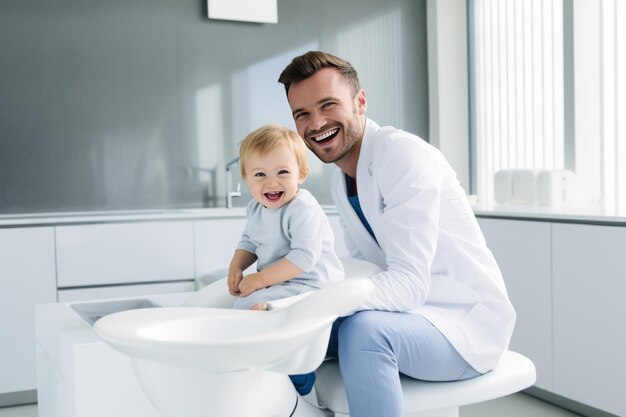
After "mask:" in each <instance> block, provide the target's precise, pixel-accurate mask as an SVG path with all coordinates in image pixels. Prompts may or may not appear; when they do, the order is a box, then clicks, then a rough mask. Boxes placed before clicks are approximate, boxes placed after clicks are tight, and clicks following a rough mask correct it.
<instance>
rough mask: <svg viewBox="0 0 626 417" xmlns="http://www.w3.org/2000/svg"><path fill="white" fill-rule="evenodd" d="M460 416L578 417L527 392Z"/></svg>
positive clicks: (18, 413) (16, 410)
mask: <svg viewBox="0 0 626 417" xmlns="http://www.w3.org/2000/svg"><path fill="white" fill-rule="evenodd" d="M460 414H461V415H460V417H530V416H532V417H578V414H574V413H570V412H568V411H565V410H563V409H561V408H558V407H555V406H553V405H550V404H548V403H545V402H543V401H540V400H538V399H536V398H533V397H530V396H528V395H525V394H514V395H509V396H508V397H503V398H499V399H497V400H493V401H487V402H484V403H481V404H475V405H470V406H466V407H461V413H460ZM0 417H37V405H26V406H22V407H10V408H0Z"/></svg>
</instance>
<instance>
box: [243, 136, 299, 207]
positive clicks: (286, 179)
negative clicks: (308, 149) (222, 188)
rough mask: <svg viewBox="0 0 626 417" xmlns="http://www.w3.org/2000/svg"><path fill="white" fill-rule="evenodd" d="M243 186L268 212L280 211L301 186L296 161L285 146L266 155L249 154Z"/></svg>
mask: <svg viewBox="0 0 626 417" xmlns="http://www.w3.org/2000/svg"><path fill="white" fill-rule="evenodd" d="M246 183H247V184H248V187H250V191H251V192H252V197H254V199H255V200H256V201H258V202H259V203H261V204H262V205H264V206H265V207H268V208H279V207H282V206H284V205H285V204H287V203H288V202H290V201H291V200H292V199H293V198H294V197H295V195H296V193H297V192H298V186H299V185H300V184H302V180H300V167H299V166H298V161H297V160H296V157H295V155H294V154H293V152H291V150H290V149H289V148H288V147H287V146H280V147H278V148H276V149H273V150H271V151H269V152H268V153H267V154H265V155H259V154H252V155H250V156H248V158H247V160H246Z"/></svg>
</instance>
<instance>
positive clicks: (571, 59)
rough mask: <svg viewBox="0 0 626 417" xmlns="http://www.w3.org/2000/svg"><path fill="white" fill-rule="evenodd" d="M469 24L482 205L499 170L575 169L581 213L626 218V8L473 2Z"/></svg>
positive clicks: (524, 0) (596, 0) (599, 1)
mask: <svg viewBox="0 0 626 417" xmlns="http://www.w3.org/2000/svg"><path fill="white" fill-rule="evenodd" d="M469 16H470V45H471V48H470V51H471V57H472V74H473V76H472V81H471V82H472V84H473V89H472V91H473V95H472V96H473V98H472V104H471V105H472V106H473V111H472V115H473V117H472V125H473V129H472V131H473V142H472V143H473V147H474V152H473V155H474V158H473V164H472V165H473V168H472V170H473V175H474V181H473V186H474V190H475V191H476V192H477V193H478V196H479V200H480V201H481V204H485V205H487V206H489V205H492V204H493V203H494V202H495V189H494V184H495V182H494V176H495V174H496V172H498V171H500V170H504V169H524V170H535V171H534V172H536V170H563V169H567V170H570V171H572V172H574V173H575V176H576V192H575V193H576V197H577V200H578V201H577V205H578V206H581V207H586V208H593V209H595V210H596V211H601V212H602V213H605V214H609V215H626V128H625V123H626V87H625V83H626V63H625V62H626V58H625V56H626V2H624V1H623V0H511V1H507V2H502V1H498V0H473V1H471V2H470V14H469ZM535 202H536V200H535Z"/></svg>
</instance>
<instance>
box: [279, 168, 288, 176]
mask: <svg viewBox="0 0 626 417" xmlns="http://www.w3.org/2000/svg"><path fill="white" fill-rule="evenodd" d="M282 174H289V171H287V170H286V169H281V170H280V171H278V175H282Z"/></svg>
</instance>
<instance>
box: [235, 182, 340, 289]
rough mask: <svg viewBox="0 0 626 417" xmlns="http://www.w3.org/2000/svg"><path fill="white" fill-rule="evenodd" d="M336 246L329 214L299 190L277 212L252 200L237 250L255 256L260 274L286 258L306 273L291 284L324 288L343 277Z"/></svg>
mask: <svg viewBox="0 0 626 417" xmlns="http://www.w3.org/2000/svg"><path fill="white" fill-rule="evenodd" d="M334 245H335V238H334V235H333V231H332V229H331V227H330V223H329V221H328V217H326V213H324V210H323V209H322V207H320V205H319V203H318V202H317V200H316V199H315V197H313V196H312V195H311V193H310V192H308V191H307V190H304V189H300V190H299V191H298V193H297V194H296V196H295V197H294V198H293V199H292V200H291V201H290V202H289V203H287V204H285V205H284V206H282V207H280V208H277V209H272V208H267V207H264V206H263V205H261V204H260V203H259V202H257V201H256V200H252V201H250V203H249V204H248V207H247V223H246V227H245V229H244V231H243V234H242V237H241V241H240V242H239V244H238V245H237V249H243V250H245V251H248V252H250V253H253V254H255V255H256V256H257V269H258V270H259V271H260V270H263V269H265V268H266V267H268V266H269V265H271V264H273V263H274V262H276V261H278V260H280V259H282V258H287V260H289V261H290V262H291V263H293V264H294V265H295V266H297V267H298V268H300V269H301V270H302V271H303V273H302V275H300V276H298V277H296V278H293V279H291V280H290V281H292V282H300V283H303V284H306V285H309V286H311V287H314V288H322V287H323V286H325V285H327V284H329V283H331V282H335V281H339V280H341V279H343V278H344V271H343V265H342V264H341V261H340V260H339V258H338V257H337V254H336V253H335V250H334Z"/></svg>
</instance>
